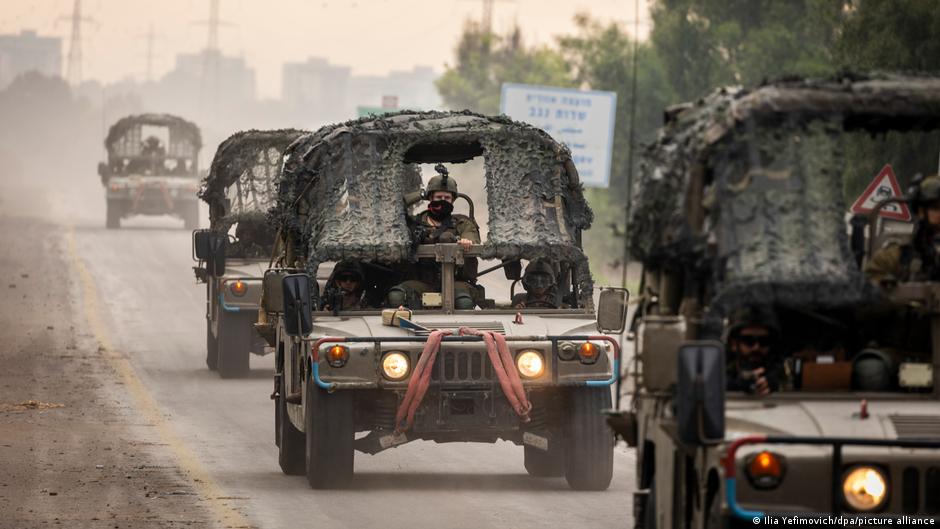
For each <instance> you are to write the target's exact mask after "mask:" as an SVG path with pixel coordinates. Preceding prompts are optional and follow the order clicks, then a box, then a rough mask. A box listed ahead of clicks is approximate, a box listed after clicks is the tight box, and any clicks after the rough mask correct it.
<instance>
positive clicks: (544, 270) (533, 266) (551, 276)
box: [522, 259, 555, 290]
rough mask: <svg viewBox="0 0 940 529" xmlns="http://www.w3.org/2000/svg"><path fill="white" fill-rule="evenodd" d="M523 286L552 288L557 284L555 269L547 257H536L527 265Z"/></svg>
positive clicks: (526, 287) (528, 287)
mask: <svg viewBox="0 0 940 529" xmlns="http://www.w3.org/2000/svg"><path fill="white" fill-rule="evenodd" d="M522 286H523V287H524V288H525V289H526V290H532V289H533V288H545V289H547V288H551V287H553V286H555V270H554V269H553V268H552V265H551V263H549V262H548V261H547V260H545V259H535V260H534V261H532V262H530V263H529V264H528V265H527V266H526V267H525V274H523V276H522Z"/></svg>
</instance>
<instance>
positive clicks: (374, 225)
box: [271, 111, 593, 306]
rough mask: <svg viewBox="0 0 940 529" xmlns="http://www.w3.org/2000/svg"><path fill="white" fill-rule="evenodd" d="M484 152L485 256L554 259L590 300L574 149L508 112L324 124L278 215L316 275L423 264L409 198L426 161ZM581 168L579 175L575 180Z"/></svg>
mask: <svg viewBox="0 0 940 529" xmlns="http://www.w3.org/2000/svg"><path fill="white" fill-rule="evenodd" d="M481 155H482V156H484V167H485V173H486V174H485V178H486V191H487V202H488V208H489V212H488V214H489V236H488V240H487V241H485V242H484V244H483V248H482V253H483V255H482V257H483V258H484V259H493V258H499V259H514V258H524V259H535V258H538V257H544V258H547V259H549V260H551V261H553V262H556V263H557V262H562V263H568V264H569V265H570V266H571V267H573V268H574V270H575V276H576V281H577V284H578V288H579V289H580V293H579V294H580V298H581V300H582V301H584V300H585V299H587V300H588V301H587V302H586V303H585V304H584V305H583V306H590V298H591V290H592V288H593V282H592V280H591V277H590V272H589V271H588V266H587V258H586V257H585V256H584V254H583V252H582V251H581V249H580V247H579V240H578V238H579V237H578V235H579V233H580V230H583V229H587V228H588V227H590V224H591V221H592V219H593V213H592V212H591V210H590V208H589V207H588V205H587V202H586V201H585V200H584V196H583V192H582V187H581V184H580V183H579V182H578V179H577V173H576V172H575V171H574V165H573V164H572V163H571V155H570V153H569V151H568V149H567V148H566V147H564V146H563V145H560V144H558V143H556V142H555V141H554V140H552V139H551V137H550V136H548V134H546V133H545V132H543V131H541V130H539V129H536V128H534V127H531V126H529V125H526V124H523V123H518V122H514V121H512V120H510V119H508V118H505V117H486V116H482V115H478V114H473V113H470V112H410V111H406V112H401V113H397V114H387V115H384V116H381V117H369V118H363V119H359V120H354V121H349V122H346V123H342V124H337V125H331V126H327V127H323V128H321V129H320V130H318V131H317V132H315V133H313V134H309V135H307V136H304V137H303V138H301V139H299V140H298V141H297V142H295V143H294V144H293V145H292V146H291V147H290V148H289V149H288V151H287V153H286V156H287V157H286V160H285V166H284V171H283V172H282V175H281V180H280V184H279V190H278V200H277V206H276V208H274V209H272V210H271V215H272V217H273V221H274V223H275V224H276V225H277V226H278V227H280V228H282V229H285V230H286V233H288V234H289V237H290V239H291V244H292V246H293V248H294V249H295V251H294V254H293V255H292V256H291V257H290V258H291V259H293V260H294V261H296V262H299V263H303V265H304V266H305V267H306V268H307V270H308V271H310V272H311V273H314V272H315V271H316V268H317V267H318V266H319V264H320V263H321V262H325V261H338V260H341V259H356V260H362V261H372V262H380V263H396V262H406V261H412V260H414V243H413V241H412V234H411V232H410V230H409V227H408V223H407V220H406V218H407V214H408V211H407V206H406V204H405V201H404V197H405V195H406V194H409V193H413V192H416V191H418V190H419V189H420V186H421V179H420V172H419V167H418V164H420V163H433V162H447V163H462V162H466V161H468V160H470V159H472V158H474V157H476V156H481ZM569 175H571V176H569Z"/></svg>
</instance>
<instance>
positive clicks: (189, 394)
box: [43, 188, 634, 529]
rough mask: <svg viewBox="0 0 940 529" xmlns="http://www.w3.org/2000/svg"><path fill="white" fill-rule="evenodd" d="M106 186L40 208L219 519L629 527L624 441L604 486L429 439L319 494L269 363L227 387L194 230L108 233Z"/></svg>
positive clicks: (163, 225) (131, 377)
mask: <svg viewBox="0 0 940 529" xmlns="http://www.w3.org/2000/svg"><path fill="white" fill-rule="evenodd" d="M101 194H102V193H101V190H100V189H92V190H88V189H86V188H81V189H79V188H76V189H75V190H73V192H67V191H63V190H59V191H55V192H50V193H48V194H46V196H45V198H44V202H45V203H46V206H44V211H45V212H44V213H43V216H45V217H48V219H47V220H48V221H49V222H53V223H56V224H57V225H60V226H62V227H63V234H64V235H63V237H65V242H64V245H65V247H66V248H68V250H67V253H68V254H69V255H68V259H70V260H71V261H72V266H73V273H75V274H76V275H77V276H78V279H79V280H80V283H81V284H82V286H83V290H82V289H80V290H81V292H83V294H79V295H82V296H84V297H85V298H86V299H85V302H84V305H83V306H84V307H85V310H86V312H90V314H86V318H87V319H88V321H89V322H91V323H90V324H89V325H90V326H91V327H92V329H91V332H93V333H95V334H96V335H97V337H98V339H99V342H102V341H103V342H107V343H108V345H109V349H110V350H113V351H115V355H118V356H116V358H117V360H116V362H119V363H118V364H116V369H115V373H116V375H115V376H119V377H123V381H122V382H123V385H124V387H126V388H127V391H128V394H129V395H128V402H129V403H131V405H132V411H135V410H136V412H137V413H139V414H140V415H141V416H142V417H146V418H148V419H147V420H150V421H151V422H152V423H155V424H156V425H157V429H156V431H157V435H158V436H159V437H160V439H159V440H158V442H159V443H160V444H162V445H164V446H166V448H167V450H168V452H169V453H170V455H171V457H173V458H175V460H176V462H177V464H179V466H180V467H181V468H182V469H183V470H184V472H185V475H186V476H188V478H189V479H191V480H192V481H193V482H194V490H195V491H196V492H197V493H198V494H199V495H200V496H201V500H204V501H205V502H207V503H206V505H207V506H209V507H210V508H211V509H212V510H213V512H215V514H216V519H217V520H219V522H218V524H219V525H220V526H244V525H248V526H251V527H260V528H282V527H283V528H287V527H326V526H329V527H332V528H346V527H349V528H362V527H390V528H391V527H403V528H404V527H408V528H423V527H433V528H442V527H452V528H463V527H466V528H473V529H479V528H486V527H499V528H526V527H532V528H546V527H579V528H590V527H605V528H611V527H614V528H625V527H629V526H632V523H631V515H630V506H631V491H632V488H633V482H634V481H633V468H634V459H633V451H632V450H628V449H627V448H626V447H625V446H623V445H622V444H620V445H618V446H617V448H616V453H615V459H614V478H613V482H612V484H611V487H610V488H609V490H607V491H604V492H575V491H572V490H570V489H569V488H568V486H567V484H566V482H565V481H564V479H562V478H558V479H547V478H546V479H539V478H531V477H529V476H528V475H527V474H526V471H525V469H524V468H523V462H522V460H523V450H522V448H521V447H518V446H514V445H512V444H511V443H507V442H498V443H496V444H495V445H490V444H473V443H451V444H441V445H437V444H434V443H430V442H422V441H419V442H413V443H410V444H408V445H405V446H402V447H398V448H395V449H392V450H388V451H386V452H383V453H380V454H378V455H375V456H369V455H365V454H359V453H357V454H356V460H355V468H356V479H355V482H354V486H353V488H352V489H350V490H341V491H314V490H311V489H310V488H308V486H307V483H306V481H305V479H304V478H303V477H288V476H285V475H283V474H282V473H281V472H280V469H279V468H278V465H277V448H276V446H275V445H274V407H273V402H272V401H271V400H269V395H270V394H271V391H272V367H273V358H272V357H271V356H267V357H257V356H253V357H252V360H251V375H250V377H249V378H247V379H242V380H225V381H223V380H221V379H219V377H218V376H217V375H216V374H214V373H211V372H210V371H208V369H207V368H206V366H205V363H204V360H205V343H206V342H205V319H204V310H205V286H204V285H199V284H196V283H195V281H194V277H193V273H192V269H191V266H192V264H193V263H192V261H191V259H190V234H189V232H187V231H185V230H183V229H182V228H181V225H182V223H181V221H178V220H175V219H172V218H169V217H157V218H139V219H131V220H129V221H125V226H124V227H123V228H122V229H120V230H106V229H105V228H104V212H103V209H104V208H103V202H104V200H103V197H101V196H100V195H101ZM89 300H90V301H89ZM103 382H104V383H105V384H107V383H108V381H103Z"/></svg>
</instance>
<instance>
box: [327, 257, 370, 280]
mask: <svg viewBox="0 0 940 529" xmlns="http://www.w3.org/2000/svg"><path fill="white" fill-rule="evenodd" d="M363 276H364V275H363V273H362V265H360V264H359V263H358V262H356V261H353V260H351V259H344V260H342V261H340V262H338V263H336V266H334V267H333V278H334V279H338V278H340V277H353V278H355V279H356V281H359V282H360V283H362V278H363Z"/></svg>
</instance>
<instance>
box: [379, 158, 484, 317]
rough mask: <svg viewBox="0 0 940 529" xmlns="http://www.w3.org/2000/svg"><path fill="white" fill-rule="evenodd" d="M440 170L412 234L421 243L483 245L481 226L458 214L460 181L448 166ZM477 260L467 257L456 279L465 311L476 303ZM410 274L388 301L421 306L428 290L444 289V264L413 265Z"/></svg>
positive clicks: (456, 291)
mask: <svg viewBox="0 0 940 529" xmlns="http://www.w3.org/2000/svg"><path fill="white" fill-rule="evenodd" d="M435 170H437V172H438V173H439V174H438V175H437V176H435V177H433V178H431V181H430V182H428V186H427V191H426V193H425V199H426V200H428V202H429V203H428V208H427V210H425V211H423V212H421V213H419V214H418V215H417V216H416V217H415V218H414V219H411V221H412V234H413V237H414V240H415V242H416V243H417V244H438V243H445V242H449V243H454V242H455V243H457V244H459V245H461V246H462V247H463V248H464V250H469V249H470V248H471V247H472V246H473V245H474V244H480V227H479V226H477V223H476V222H475V221H474V220H473V219H471V218H470V217H467V216H465V215H460V214H455V213H453V211H454V201H455V200H456V199H457V181H456V180H454V179H453V178H451V177H450V176H449V175H448V173H447V169H446V168H445V167H444V166H443V165H441V164H438V165H437V166H436V167H435ZM476 272H477V260H476V258H475V257H467V258H465V259H464V264H463V266H461V267H459V268H458V269H457V273H456V275H455V278H454V279H455V281H454V307H455V308H457V309H461V310H469V309H473V307H474V306H475V305H476V301H475V300H476V298H477V297H478V296H477V295H476V288H475V286H474V285H473V284H472V283H473V282H475V281H476ZM410 275H412V276H413V277H415V279H409V280H407V281H403V282H402V283H399V284H398V285H395V286H394V287H392V288H391V289H389V291H388V294H387V295H386V303H387V305H388V306H390V307H398V306H401V305H404V306H407V307H410V308H420V300H421V295H422V294H424V293H427V292H440V290H441V267H440V265H438V264H436V263H433V262H427V261H421V262H418V263H417V265H415V266H414V267H413V270H411V272H410Z"/></svg>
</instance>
